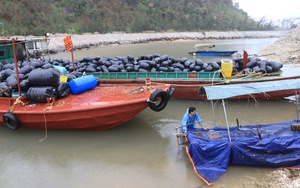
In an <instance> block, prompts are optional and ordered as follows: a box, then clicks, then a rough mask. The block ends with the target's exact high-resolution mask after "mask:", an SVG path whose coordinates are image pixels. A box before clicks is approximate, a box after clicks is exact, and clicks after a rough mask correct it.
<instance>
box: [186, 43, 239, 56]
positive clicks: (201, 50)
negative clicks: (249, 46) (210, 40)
mask: <svg viewBox="0 0 300 188" xmlns="http://www.w3.org/2000/svg"><path fill="white" fill-rule="evenodd" d="M214 47H215V45H213V44H196V45H195V47H194V50H193V51H190V52H189V54H191V55H194V56H231V55H233V54H234V53H237V50H214Z"/></svg>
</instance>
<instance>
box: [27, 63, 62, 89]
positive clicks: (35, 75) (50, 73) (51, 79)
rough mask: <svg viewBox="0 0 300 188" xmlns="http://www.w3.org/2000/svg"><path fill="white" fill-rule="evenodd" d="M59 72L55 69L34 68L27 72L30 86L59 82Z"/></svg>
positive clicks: (55, 84) (49, 84)
mask: <svg viewBox="0 0 300 188" xmlns="http://www.w3.org/2000/svg"><path fill="white" fill-rule="evenodd" d="M59 79H60V73H59V71H58V70H57V69H54V68H50V69H35V70H33V71H31V72H30V73H29V74H28V82H29V85H30V86H53V87H56V86H57V85H58V83H59Z"/></svg>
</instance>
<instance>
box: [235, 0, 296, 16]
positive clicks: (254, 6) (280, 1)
mask: <svg viewBox="0 0 300 188" xmlns="http://www.w3.org/2000/svg"><path fill="white" fill-rule="evenodd" d="M233 2H238V3H239V5H240V7H239V8H240V9H243V10H244V11H245V12H247V13H248V15H249V16H250V17H252V18H254V19H255V20H260V19H261V18H262V17H264V16H265V18H266V19H267V20H273V21H277V20H282V19H284V18H296V17H297V18H300V0H233Z"/></svg>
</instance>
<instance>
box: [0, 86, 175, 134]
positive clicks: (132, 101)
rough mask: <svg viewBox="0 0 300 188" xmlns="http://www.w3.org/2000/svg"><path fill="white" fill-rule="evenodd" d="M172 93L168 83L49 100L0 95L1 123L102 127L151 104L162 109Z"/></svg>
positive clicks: (103, 89) (105, 88)
mask: <svg viewBox="0 0 300 188" xmlns="http://www.w3.org/2000/svg"><path fill="white" fill-rule="evenodd" d="M173 92H174V90H173V89H170V86H169V85H167V84H151V83H150V82H147V83H146V84H144V85H136V84H135V85H111V86H109V85H100V86H97V87H96V88H94V89H92V90H90V91H86V92H84V93H81V94H78V95H69V96H67V97H65V98H61V99H57V100H56V101H54V102H52V103H50V102H49V103H32V102H30V101H28V99H27V97H19V98H17V99H16V98H7V97H0V115H1V116H3V119H2V118H0V123H1V124H2V125H6V126H8V127H9V128H11V129H14V130H15V129H18V128H19V127H27V128H32V129H94V130H103V129H109V128H112V127H115V126H118V125H120V124H122V123H124V122H127V121H129V120H130V119H132V118H133V117H134V116H135V115H137V114H138V113H140V112H141V111H143V110H144V109H145V108H147V107H150V108H151V109H152V110H154V111H161V110H163V109H164V108H165V106H166V105H167V103H168V101H169V99H170V96H171V95H172V93H173Z"/></svg>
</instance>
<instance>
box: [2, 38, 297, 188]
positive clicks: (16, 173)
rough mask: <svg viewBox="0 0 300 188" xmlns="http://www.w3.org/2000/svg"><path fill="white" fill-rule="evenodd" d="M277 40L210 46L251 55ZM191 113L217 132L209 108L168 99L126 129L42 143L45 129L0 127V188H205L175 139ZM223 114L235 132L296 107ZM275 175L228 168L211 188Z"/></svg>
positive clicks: (243, 104) (70, 134) (231, 106)
mask: <svg viewBox="0 0 300 188" xmlns="http://www.w3.org/2000/svg"><path fill="white" fill-rule="evenodd" d="M275 40H276V39H237V40H219V41H213V42H215V43H216V44H217V45H222V46H223V47H226V48H227V49H229V48H230V49H233V48H234V49H237V50H239V51H240V52H241V53H242V50H247V51H248V52H249V53H250V54H251V53H257V52H258V51H259V50H260V49H261V48H263V47H265V46H268V45H271V44H272V43H273V42H274V41H275ZM201 42H202V41H201ZM196 43H199V41H181V42H159V43H149V44H135V45H122V46H112V47H106V48H98V49H96V48H95V49H89V50H81V51H75V53H74V57H75V59H77V58H81V57H84V56H92V57H93V56H116V55H129V54H131V55H134V56H138V55H141V54H149V53H159V54H161V55H163V54H168V55H170V56H173V57H178V58H180V57H189V56H188V55H187V52H188V51H189V50H192V48H193V46H194V44H196ZM55 56H56V57H62V58H63V59H66V58H70V53H68V52H67V53H60V54H56V55H55ZM55 56H54V57H55ZM191 58H192V57H191ZM208 61H209V59H208ZM189 106H195V107H196V108H197V111H198V113H199V114H200V116H201V117H202V119H203V120H204V126H206V127H212V126H214V123H213V116H212V110H211V104H210V102H208V101H195V100H171V101H170V102H169V104H168V105H167V107H166V108H165V109H164V110H163V111H162V112H154V111H151V110H150V109H146V110H144V111H142V112H141V113H140V114H138V115H137V116H136V117H134V118H133V119H132V120H130V121H129V122H127V123H124V124H122V125H120V126H118V127H116V128H113V129H110V130H105V131H48V133H47V136H48V137H47V139H46V140H44V141H42V142H39V140H41V139H43V138H44V136H45V134H46V133H45V131H44V130H30V129H22V128H21V129H19V130H18V131H11V130H8V129H7V128H6V127H0V143H1V146H0V147H1V153H0V159H1V161H0V169H1V173H0V187H23V188H24V187H30V188H32V187H45V188H48V187H49V188H52V187H57V188H60V187H64V188H65V187H73V188H77V187H78V188H81V187H93V188H94V187H97V188H98V187H109V188H127V187H144V188H148V187H149V188H152V187H172V188H181V187H192V188H199V187H207V186H206V185H205V184H204V182H203V181H202V180H201V179H199V178H198V177H197V175H196V174H195V173H194V171H193V167H192V165H191V163H190V161H189V159H188V157H187V156H186V154H185V150H184V149H182V148H180V147H178V146H177V140H176V138H175V136H174V133H175V127H177V126H179V124H180V121H181V118H182V115H183V114H184V113H185V111H186V108H187V107H189ZM227 107H228V108H227V110H228V112H227V113H228V116H229V122H230V123H231V124H233V125H235V124H236V118H238V119H239V122H240V124H241V125H245V124H256V123H269V122H276V121H284V120H290V119H295V118H296V111H295V104H294V102H292V101H290V100H288V99H281V100H275V101H257V102H254V101H229V102H228V103H227ZM275 109H276V110H275ZM215 111H216V112H215V114H216V121H217V123H218V125H219V126H225V123H224V115H223V113H222V112H223V109H222V108H221V104H220V103H217V105H216V107H215ZM87 123H88V122H87ZM274 170H275V169H268V168H253V167H236V166H230V167H229V168H228V170H227V172H226V173H225V174H223V175H222V176H221V177H220V178H219V179H218V180H217V182H216V183H215V185H214V186H213V187H218V188H220V187H222V188H227V187H231V188H238V187H262V186H258V185H261V183H271V184H272V182H273V181H275V180H274V179H272V177H271V178H270V177H267V175H268V174H271V173H272V172H273V171H274ZM269 185H270V184H269ZM274 186H275V183H274ZM272 187H273V186H272Z"/></svg>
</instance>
